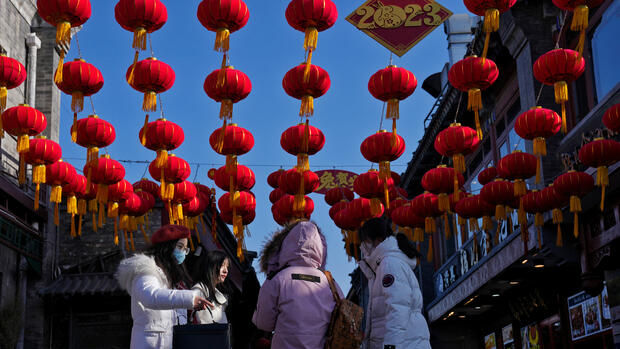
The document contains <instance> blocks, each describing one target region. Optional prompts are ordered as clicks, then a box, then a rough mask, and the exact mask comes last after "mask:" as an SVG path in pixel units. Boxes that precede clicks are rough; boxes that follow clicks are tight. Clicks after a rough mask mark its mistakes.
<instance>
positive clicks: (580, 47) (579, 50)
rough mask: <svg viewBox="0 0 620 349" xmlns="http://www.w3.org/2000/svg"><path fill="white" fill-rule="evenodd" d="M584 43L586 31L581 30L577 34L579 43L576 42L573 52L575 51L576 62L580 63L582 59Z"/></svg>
mask: <svg viewBox="0 0 620 349" xmlns="http://www.w3.org/2000/svg"><path fill="white" fill-rule="evenodd" d="M585 42H586V30H585V29H583V30H582V31H581V32H580V33H579V41H577V47H576V48H575V50H576V51H577V53H578V54H577V62H579V61H581V58H582V57H583V45H584V44H585Z"/></svg>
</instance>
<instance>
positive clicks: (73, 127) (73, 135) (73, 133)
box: [71, 113, 77, 143]
mask: <svg viewBox="0 0 620 349" xmlns="http://www.w3.org/2000/svg"><path fill="white" fill-rule="evenodd" d="M76 124H77V113H73V125H71V142H73V143H75V142H77V127H76V126H77V125H76Z"/></svg>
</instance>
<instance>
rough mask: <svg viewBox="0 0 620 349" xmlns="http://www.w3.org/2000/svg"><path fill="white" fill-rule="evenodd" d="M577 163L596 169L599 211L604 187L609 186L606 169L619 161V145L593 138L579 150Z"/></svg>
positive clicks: (609, 140) (607, 140)
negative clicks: (599, 200) (599, 195)
mask: <svg viewBox="0 0 620 349" xmlns="http://www.w3.org/2000/svg"><path fill="white" fill-rule="evenodd" d="M579 161H581V163H583V164H584V165H586V166H588V167H594V168H596V185H597V186H599V187H601V211H603V209H604V207H605V187H606V186H608V185H609V175H608V169H607V168H608V167H609V166H611V165H613V164H615V163H616V162H618V161H620V143H619V142H616V141H614V140H612V139H603V138H595V139H594V140H593V141H592V142H590V143H588V144H586V145H584V146H583V147H581V149H580V150H579Z"/></svg>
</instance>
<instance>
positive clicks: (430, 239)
mask: <svg viewBox="0 0 620 349" xmlns="http://www.w3.org/2000/svg"><path fill="white" fill-rule="evenodd" d="M426 260H427V261H428V262H429V263H430V262H432V261H433V234H431V235H429V236H428V254H427V256H426Z"/></svg>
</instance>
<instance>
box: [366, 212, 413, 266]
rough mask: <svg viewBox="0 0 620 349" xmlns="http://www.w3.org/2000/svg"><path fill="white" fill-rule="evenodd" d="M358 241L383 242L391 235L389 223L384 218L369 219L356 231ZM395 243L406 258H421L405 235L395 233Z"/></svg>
mask: <svg viewBox="0 0 620 349" xmlns="http://www.w3.org/2000/svg"><path fill="white" fill-rule="evenodd" d="M358 234H359V238H360V241H364V240H372V241H375V240H379V241H383V240H385V239H387V238H388V237H390V236H392V235H393V232H392V227H391V226H390V221H389V220H388V219H387V218H385V217H379V218H371V219H369V220H367V221H366V222H365V223H364V225H362V227H361V228H360V229H359V230H358ZM396 242H398V248H399V249H400V250H401V251H402V252H403V253H404V254H405V255H406V256H407V257H408V258H411V259H413V258H418V257H420V256H421V254H420V252H419V251H418V250H417V249H416V248H415V245H414V244H413V242H411V241H410V240H409V239H407V237H406V236H405V234H402V233H397V234H396Z"/></svg>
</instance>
